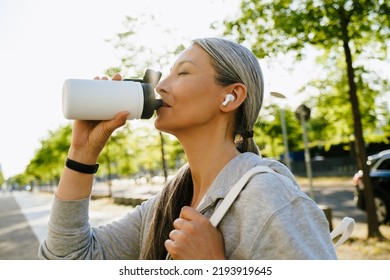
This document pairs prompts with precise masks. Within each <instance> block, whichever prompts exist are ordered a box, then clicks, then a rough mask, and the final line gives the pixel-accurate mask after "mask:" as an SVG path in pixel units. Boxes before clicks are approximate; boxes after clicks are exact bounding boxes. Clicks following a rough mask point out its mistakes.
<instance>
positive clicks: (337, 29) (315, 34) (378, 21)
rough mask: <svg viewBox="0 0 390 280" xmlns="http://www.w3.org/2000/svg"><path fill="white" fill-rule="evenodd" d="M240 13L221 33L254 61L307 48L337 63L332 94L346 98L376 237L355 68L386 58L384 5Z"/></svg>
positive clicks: (305, 3) (273, 6)
mask: <svg viewBox="0 0 390 280" xmlns="http://www.w3.org/2000/svg"><path fill="white" fill-rule="evenodd" d="M241 9H242V14H241V16H239V17H238V18H237V19H235V20H231V21H225V26H226V32H225V33H226V34H232V36H233V37H235V38H238V39H239V40H240V41H242V42H246V43H248V44H249V45H250V47H251V48H252V49H253V50H254V52H255V54H256V55H257V56H259V57H260V58H262V57H265V56H275V55H277V54H279V53H286V52H288V53H290V54H293V55H294V56H295V57H296V58H297V59H301V58H302V57H304V55H305V51H307V50H308V49H310V47H315V48H319V49H321V50H323V51H324V54H325V56H326V57H327V58H328V59H330V60H331V59H332V58H333V59H334V61H338V59H337V57H343V61H344V67H342V68H341V69H338V70H339V71H340V73H341V75H340V76H342V75H343V76H345V80H346V82H347V83H346V88H345V89H344V90H343V89H341V87H343V84H338V87H334V88H335V89H338V90H341V91H340V93H348V99H349V102H350V104H351V109H352V110H351V113H352V114H351V115H352V119H353V133H354V138H355V153H356V158H357V164H358V167H359V169H361V170H362V171H363V183H364V185H365V188H364V192H365V196H366V209H367V214H368V215H367V218H368V236H369V237H382V236H381V234H380V233H379V230H378V223H377V220H376V217H375V205H374V200H373V192H372V186H371V181H370V178H369V176H368V173H369V170H368V166H367V164H366V159H367V155H366V152H365V141H364V137H363V128H362V117H361V109H362V108H361V107H360V103H359V96H358V91H359V90H360V94H362V93H365V92H364V90H362V88H363V87H362V84H359V81H362V80H363V75H362V71H361V70H363V69H364V67H361V66H360V67H359V64H360V65H362V64H361V63H359V62H360V61H362V60H363V61H365V60H368V59H384V58H386V56H387V43H388V39H389V36H390V24H389V23H390V13H389V11H390V3H389V2H388V1H383V0H380V1H377V0H279V1H277V0H276V1H269V0H253V1H250V0H243V1H242V2H241ZM254 34H256V35H255V36H254ZM335 58H336V59H335ZM335 66H336V67H337V63H336V64H335ZM336 69H337V68H336ZM340 80H341V79H338V80H337V81H340ZM359 86H360V87H359ZM371 89H372V88H371ZM373 92H374V91H373V90H371V91H370V92H368V93H373ZM366 93H367V92H366ZM372 98H375V96H373V97H372ZM363 99H364V98H363ZM366 99H367V98H366ZM339 100H341V99H339Z"/></svg>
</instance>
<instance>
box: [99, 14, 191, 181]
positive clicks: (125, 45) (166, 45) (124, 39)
mask: <svg viewBox="0 0 390 280" xmlns="http://www.w3.org/2000/svg"><path fill="white" fill-rule="evenodd" d="M154 22H155V21H154V16H152V15H145V16H144V17H142V18H135V17H131V16H127V17H126V19H125V21H124V24H123V25H124V28H125V31H124V32H121V33H118V34H117V35H116V36H115V37H114V38H112V39H109V40H107V41H108V42H110V43H112V44H113V45H114V47H115V48H116V49H117V50H118V51H119V52H120V56H121V59H120V61H121V62H120V64H119V65H117V66H113V67H111V68H109V69H107V71H106V74H107V75H109V76H112V75H113V74H115V73H118V72H120V73H122V74H123V75H124V76H129V75H130V76H133V77H134V76H137V77H142V76H143V74H144V72H145V70H146V69H147V68H150V69H155V70H162V69H163V68H164V67H167V65H169V64H170V63H171V61H173V58H174V56H176V54H177V53H178V52H180V51H182V50H183V49H184V47H183V45H175V44H173V42H174V41H175V40H166V41H165V42H163V41H162V40H159V41H158V48H157V46H156V44H155V42H154V41H153V43H154V44H153V45H152V46H150V45H147V43H146V42H145V41H144V40H140V36H139V35H140V34H145V33H143V31H144V30H145V27H146V26H149V27H150V25H151V23H152V29H153V30H154V33H156V34H163V33H165V34H168V33H170V30H167V29H165V28H164V27H162V26H159V25H157V24H154ZM145 123H146V121H145ZM138 129H140V128H138ZM158 136H159V138H158V139H159V148H160V149H159V154H160V160H157V159H156V158H155V156H156V154H155V150H154V149H153V151H149V153H147V154H145V155H143V156H142V155H138V156H141V159H142V161H143V164H148V166H149V167H148V168H147V169H148V170H149V171H150V172H151V170H153V169H154V168H155V165H156V163H160V164H161V165H160V166H161V169H162V170H163V172H164V176H165V179H167V176H168V166H167V160H166V158H167V155H166V147H165V145H166V144H165V141H164V140H165V137H164V135H163V134H162V133H161V132H159V135H158ZM147 139H148V137H147V136H146V135H145V136H144V140H143V141H142V142H138V144H141V145H142V143H150V142H149V140H150V139H149V140H147ZM155 144H156V143H153V144H152V145H151V146H149V147H148V149H150V148H153V147H154V146H155ZM145 156H146V157H145ZM148 157H149V159H148ZM150 159H152V160H150Z"/></svg>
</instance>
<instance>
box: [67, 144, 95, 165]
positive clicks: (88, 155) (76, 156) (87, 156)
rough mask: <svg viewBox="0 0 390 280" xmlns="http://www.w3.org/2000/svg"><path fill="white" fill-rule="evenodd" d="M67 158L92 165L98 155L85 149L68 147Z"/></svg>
mask: <svg viewBox="0 0 390 280" xmlns="http://www.w3.org/2000/svg"><path fill="white" fill-rule="evenodd" d="M68 158H69V159H71V160H73V161H76V162H79V163H81V164H86V165H94V164H96V163H97V158H98V155H96V154H95V153H93V152H90V151H88V150H85V149H77V148H74V147H70V149H69V152H68Z"/></svg>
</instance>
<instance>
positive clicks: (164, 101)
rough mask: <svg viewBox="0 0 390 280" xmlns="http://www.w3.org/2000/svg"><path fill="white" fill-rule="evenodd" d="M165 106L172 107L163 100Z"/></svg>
mask: <svg viewBox="0 0 390 280" xmlns="http://www.w3.org/2000/svg"><path fill="white" fill-rule="evenodd" d="M162 106H163V107H168V108H169V107H171V105H169V104H168V103H167V102H166V101H165V100H163V105H162Z"/></svg>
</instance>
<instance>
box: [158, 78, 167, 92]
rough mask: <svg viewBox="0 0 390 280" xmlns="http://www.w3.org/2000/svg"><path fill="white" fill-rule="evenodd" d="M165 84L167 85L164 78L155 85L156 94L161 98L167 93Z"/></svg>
mask: <svg viewBox="0 0 390 280" xmlns="http://www.w3.org/2000/svg"><path fill="white" fill-rule="evenodd" d="M166 84H167V78H164V79H162V80H160V81H159V82H158V83H157V85H156V92H157V93H158V94H159V95H160V96H162V95H163V94H166V93H167V90H166Z"/></svg>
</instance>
